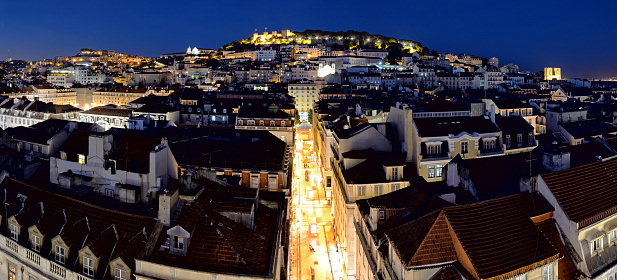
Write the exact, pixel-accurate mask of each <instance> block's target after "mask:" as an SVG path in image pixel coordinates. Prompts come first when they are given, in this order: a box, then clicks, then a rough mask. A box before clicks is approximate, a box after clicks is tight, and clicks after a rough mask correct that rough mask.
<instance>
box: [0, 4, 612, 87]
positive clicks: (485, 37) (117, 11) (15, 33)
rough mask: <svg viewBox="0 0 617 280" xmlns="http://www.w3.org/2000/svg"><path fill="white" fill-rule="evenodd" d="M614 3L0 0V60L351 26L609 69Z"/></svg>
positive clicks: (594, 73) (164, 47)
mask: <svg viewBox="0 0 617 280" xmlns="http://www.w3.org/2000/svg"><path fill="white" fill-rule="evenodd" d="M615 11H617V1H608V0H607V1H604V0H597V1H596V0H594V1H571V0H559V1H557V0H536V1H499V0H495V1H460V0H447V1H446V0H442V1H439V0H423V1H415V0H396V1H375V0H355V1H336V0H335V1H332V0H328V1H326V0H319V1H288V0H287V1H278V0H277V1H264V0H262V1H252V0H251V1H249V0H235V1H203V0H202V1H199V0H197V1H159V0H149V1H143V0H124V1H115V0H110V1H90V0H87V1H83V0H81V1H72V0H69V1H36V0H32V1H16V0H0V58H1V59H4V58H6V57H8V56H10V57H12V58H14V59H29V60H31V59H42V58H53V57H54V56H56V55H62V56H69V55H73V54H75V53H77V52H78V51H79V49H80V48H82V47H86V48H93V49H110V50H115V51H119V52H126V53H129V54H139V55H144V56H158V55H159V54H161V53H167V52H179V51H184V50H186V47H187V46H188V45H191V46H198V47H203V48H218V47H220V46H221V45H223V44H225V43H229V42H231V41H233V40H237V39H242V38H246V37H249V36H250V35H251V34H252V32H253V31H254V30H255V29H256V28H258V29H259V30H260V32H263V29H264V27H268V30H269V31H270V30H281V29H291V30H305V29H321V30H330V31H339V30H350V29H352V30H358V31H368V32H370V33H375V34H382V35H386V36H392V37H397V38H401V39H411V40H415V41H419V42H421V43H422V44H423V45H425V46H428V47H429V48H430V49H436V50H438V51H447V52H453V53H469V54H475V55H479V56H483V57H487V58H488V57H492V56H496V57H498V58H499V59H500V62H501V64H505V63H509V62H514V63H517V64H518V65H519V66H520V67H521V69H527V70H530V71H538V70H541V69H542V68H543V67H545V66H554V67H561V68H562V75H563V76H564V77H590V78H600V77H611V76H613V77H615V76H617V54H616V52H617V20H616V17H615Z"/></svg>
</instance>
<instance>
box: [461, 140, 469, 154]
mask: <svg viewBox="0 0 617 280" xmlns="http://www.w3.org/2000/svg"><path fill="white" fill-rule="evenodd" d="M466 153H469V142H468V141H463V142H461V154H466Z"/></svg>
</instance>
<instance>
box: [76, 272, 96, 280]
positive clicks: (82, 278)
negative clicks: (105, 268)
mask: <svg viewBox="0 0 617 280" xmlns="http://www.w3.org/2000/svg"><path fill="white" fill-rule="evenodd" d="M75 275H77V280H92V278H90V277H87V276H83V275H81V274H77V273H76V274H75Z"/></svg>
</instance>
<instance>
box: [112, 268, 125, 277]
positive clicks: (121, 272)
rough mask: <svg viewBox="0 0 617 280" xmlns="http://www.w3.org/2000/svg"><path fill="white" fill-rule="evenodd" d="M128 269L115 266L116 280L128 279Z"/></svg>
mask: <svg viewBox="0 0 617 280" xmlns="http://www.w3.org/2000/svg"><path fill="white" fill-rule="evenodd" d="M127 279H128V277H127V274H126V270H124V269H119V268H114V280H127Z"/></svg>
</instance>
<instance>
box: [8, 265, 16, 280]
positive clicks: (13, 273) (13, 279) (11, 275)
mask: <svg viewBox="0 0 617 280" xmlns="http://www.w3.org/2000/svg"><path fill="white" fill-rule="evenodd" d="M9 280H17V269H15V267H14V266H13V265H11V264H9Z"/></svg>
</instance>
